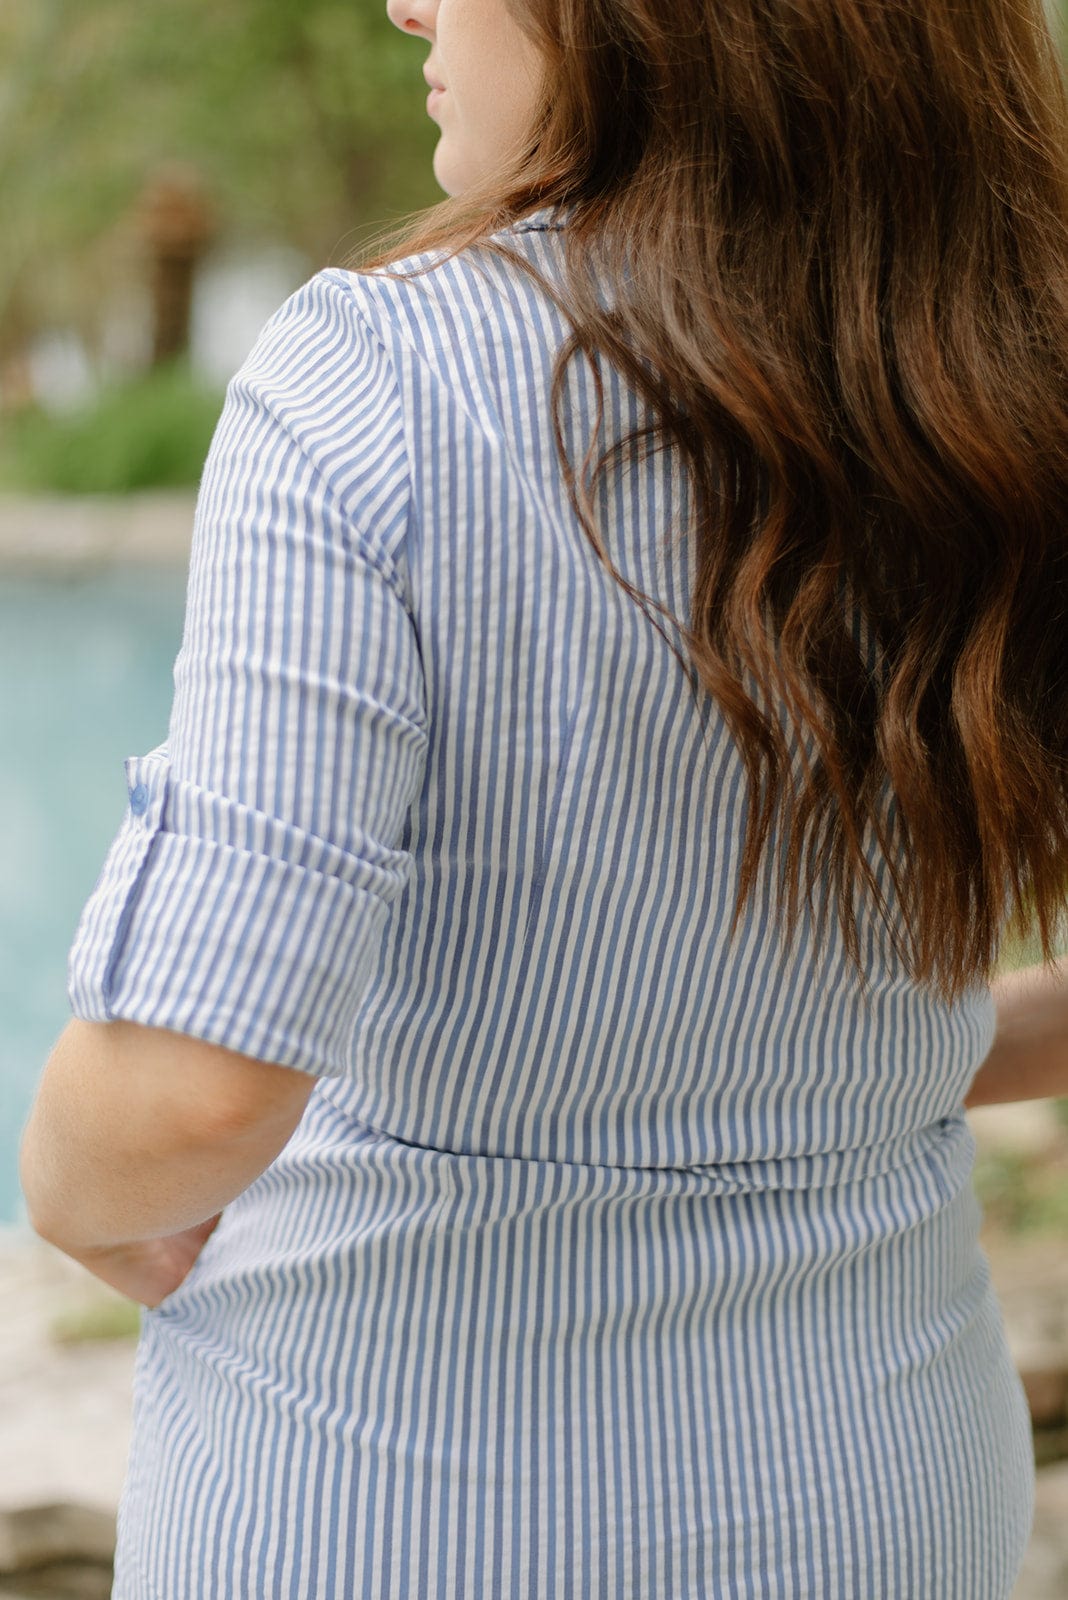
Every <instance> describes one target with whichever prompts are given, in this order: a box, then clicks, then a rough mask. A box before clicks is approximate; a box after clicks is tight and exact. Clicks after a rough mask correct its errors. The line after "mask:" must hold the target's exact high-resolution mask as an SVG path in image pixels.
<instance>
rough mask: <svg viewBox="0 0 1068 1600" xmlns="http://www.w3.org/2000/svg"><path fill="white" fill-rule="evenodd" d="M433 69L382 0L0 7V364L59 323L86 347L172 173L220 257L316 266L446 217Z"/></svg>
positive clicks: (424, 48) (48, 1)
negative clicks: (208, 216) (210, 218)
mask: <svg viewBox="0 0 1068 1600" xmlns="http://www.w3.org/2000/svg"><path fill="white" fill-rule="evenodd" d="M429 53H430V47H429V45H428V43H427V41H426V40H423V39H418V38H414V37H408V36H405V35H403V34H402V33H400V32H399V31H398V29H396V28H395V27H394V26H393V25H392V23H391V22H390V21H389V19H388V17H387V16H386V8H385V0H345V3H343V4H342V3H338V0H211V3H210V4H209V3H208V0H157V3H155V4H153V5H145V4H144V0H93V3H92V5H86V4H85V3H84V0H0V62H2V63H3V72H2V74H0V192H2V193H3V196H4V248H3V251H0V357H2V356H3V354H4V352H5V351H11V350H17V349H18V348H19V347H20V345H21V344H22V343H24V342H25V338H26V336H27V335H28V334H31V333H32V332H34V331H36V330H37V329H38V328H41V327H44V326H56V325H57V324H59V325H66V326H71V327H75V328H77V329H79V331H81V332H82V334H83V335H84V336H85V337H86V338H87V339H88V340H89V343H90V347H92V341H93V336H94V332H95V331H96V329H97V324H98V319H99V316H100V313H101V311H102V309H103V307H104V306H105V305H106V303H107V302H108V300H109V298H111V297H112V296H113V295H114V291H115V284H116V282H117V281H118V279H117V273H118V276H119V277H122V276H123V274H125V277H126V278H127V279H131V278H132V277H133V275H134V273H133V266H134V265H135V264H136V259H137V254H138V249H139V238H138V235H137V228H136V223H135V222H134V221H133V220H132V217H133V213H134V210H135V208H136V203H137V200H138V197H139V195H140V194H141V192H142V190H143V188H144V186H145V184H146V183H147V181H148V180H149V179H150V178H151V177H152V176H153V174H155V173H156V172H157V171H158V170H159V169H160V168H161V167H162V166H166V165H167V164H169V163H172V162H180V163H187V164H189V165H191V166H192V167H194V168H196V169H197V170H198V171H199V172H200V173H201V174H202V175H203V178H204V180H205V183H206V185H207V187H208V190H209V193H210V195H211V198H212V200H213V201H214V204H215V206H216V209H217V211H218V213H219V216H220V218H221V221H222V224H223V233H222V236H221V238H222V242H226V241H228V240H229V241H233V240H241V241H242V242H253V243H255V242H256V241H257V240H263V241H270V242H281V243H286V244H289V245H291V246H294V247H296V248H297V249H299V250H301V251H302V252H303V253H304V254H305V255H306V256H307V257H309V258H310V260H311V261H312V262H313V264H314V265H315V266H320V265H327V264H329V263H330V262H331V261H334V262H336V261H339V260H340V259H341V258H342V257H343V256H344V255H345V254H347V253H348V252H349V251H350V250H352V249H353V248H354V247H356V246H357V245H358V244H360V243H361V240H362V238H363V237H364V236H365V234H366V235H369V234H370V233H372V232H374V231H375V229H376V228H379V227H381V226H382V225H384V224H388V223H391V222H393V221H395V220H397V218H399V217H400V215H402V214H403V213H405V212H407V211H409V210H412V209H417V208H420V207H422V206H424V205H428V204H431V203H433V202H434V201H437V200H440V199H442V198H443V196H442V192H441V190H440V189H439V188H438V185H437V183H436V181H435V179H434V177H433V172H432V169H431V157H432V154H433V149H434V145H435V143H436V140H437V136H438V135H437V128H436V126H435V125H434V123H433V122H431V121H430V119H429V118H428V117H427V115H426V110H425V96H426V85H425V83H424V81H423V78H422V73H421V69H422V66H423V64H424V62H425V61H426V59H427V57H428V55H429Z"/></svg>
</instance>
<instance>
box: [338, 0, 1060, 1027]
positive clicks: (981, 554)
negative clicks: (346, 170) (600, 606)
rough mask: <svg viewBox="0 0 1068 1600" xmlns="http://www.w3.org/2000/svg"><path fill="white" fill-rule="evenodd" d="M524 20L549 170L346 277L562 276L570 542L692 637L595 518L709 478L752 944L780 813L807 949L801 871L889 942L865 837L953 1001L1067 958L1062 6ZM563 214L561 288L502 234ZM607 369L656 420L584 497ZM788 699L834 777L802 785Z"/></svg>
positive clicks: (522, 169) (536, 153)
mask: <svg viewBox="0 0 1068 1600" xmlns="http://www.w3.org/2000/svg"><path fill="white" fill-rule="evenodd" d="M506 3H507V5H508V9H509V12H510V13H511V14H512V15H513V16H514V18H515V20H516V22H517V23H518V24H519V25H520V27H521V28H522V29H523V30H524V31H525V32H526V33H527V34H528V35H529V36H530V37H531V38H532V39H533V40H534V41H535V42H536V43H537V45H538V46H539V47H540V49H541V51H542V54H543V58H544V62H545V79H544V84H543V98H542V102H541V105H540V108H539V111H538V115H537V117H536V119H535V121H534V124H533V126H532V129H531V133H530V138H529V142H528V144H527V145H526V147H525V148H524V149H523V150H522V151H521V152H520V153H519V154H518V155H517V156H516V158H515V160H514V161H513V162H512V163H511V165H510V166H509V167H508V168H507V170H499V171H498V172H497V173H496V174H495V175H494V177H493V178H492V179H487V180H485V181H483V182H480V183H479V184H478V185H477V186H475V187H472V188H470V189H468V190H465V191H464V193H463V194H461V195H458V196H455V197H450V198H448V199H446V200H444V201H442V202H440V203H438V204H437V205H434V206H431V207H429V208H427V209H425V210H423V211H420V212H417V213H414V214H409V215H408V216H407V217H405V218H402V219H401V222H400V223H399V224H396V225H395V226H393V227H392V228H390V229H389V230H388V231H382V230H379V231H378V233H376V234H375V235H374V236H373V237H372V239H371V241H370V247H365V248H364V249H363V250H362V251H361V252H359V253H358V258H357V259H355V260H351V261H350V262H349V263H348V265H349V266H350V268H353V269H354V270H356V271H360V272H372V271H373V272H381V270H382V269H383V268H387V267H389V265H390V263H391V262H395V261H397V260H398V259H399V257H400V256H402V255H407V254H417V253H420V252H423V251H429V252H434V255H433V256H432V257H431V259H430V260H429V262H428V264H427V265H426V266H423V267H421V268H420V269H419V271H427V270H430V267H432V266H433V265H434V263H435V261H438V260H441V259H444V258H448V257H450V256H452V255H453V254H455V253H456V252H457V251H459V250H464V249H471V248H473V247H475V246H479V247H481V248H483V249H487V250H491V251H493V252H494V253H497V254H506V255H507V256H508V257H509V259H512V260H516V261H518V262H519V265H520V266H521V267H522V269H523V270H525V271H527V272H529V273H530V274H531V275H532V276H533V277H535V278H536V279H537V281H538V283H539V284H540V285H541V287H542V288H543V290H544V291H545V292H546V293H547V294H549V295H550V296H551V297H552V299H553V300H554V301H555V302H556V304H557V305H558V306H559V307H560V309H561V310H562V311H564V312H566V314H567V316H568V318H569V319H570V323H571V325H572V331H571V332H570V335H569V337H568V339H567V341H566V343H565V344H564V345H563V346H562V348H561V350H560V352H559V354H558V356H557V359H556V365H555V368H554V382H553V388H552V410H553V426H554V431H555V438H556V445H557V449H558V451H559V453H560V457H561V461H562V464H563V468H564V472H565V478H566V482H567V485H568V491H569V495H570V498H571V503H572V506H573V508H574V511H575V515H576V517H577V519H578V521H579V524H580V526H581V527H582V529H583V532H584V533H585V535H586V537H587V538H588V539H589V540H590V542H591V544H592V545H593V547H594V549H595V550H596V551H597V553H598V555H599V557H600V559H601V560H602V561H603V562H604V563H605V566H606V567H607V568H608V570H609V571H611V572H612V574H613V576H614V577H615V578H616V579H617V580H618V581H619V582H620V583H621V584H622V585H623V587H624V588H625V589H626V590H627V592H628V593H629V594H630V595H631V596H632V597H633V598H634V599H635V601H637V602H638V603H640V604H643V605H644V604H650V605H652V606H654V607H655V609H656V610H657V611H660V612H661V613H662V614H663V615H664V616H669V615H670V613H668V612H667V611H666V610H665V608H664V607H663V606H662V605H660V604H659V602H657V601H656V600H654V599H653V598H652V597H650V596H648V595H645V594H642V593H641V591H639V590H637V589H635V588H633V587H632V586H631V585H630V584H629V583H628V582H627V580H626V579H625V578H624V577H623V575H622V574H621V573H620V572H619V571H618V570H617V569H616V567H615V566H614V564H613V563H612V562H611V560H610V558H609V556H608V554H607V551H606V549H605V544H604V541H603V539H602V536H601V533H600V530H599V529H598V527H597V524H596V519H595V515H594V491H595V487H596V482H597V479H598V477H599V476H600V475H601V474H602V473H603V472H605V471H607V470H608V467H609V464H610V460H611V458H612V457H613V456H615V455H617V454H619V453H620V452H621V451H622V450H624V449H625V448H627V447H629V446H630V445H631V444H633V443H638V442H640V440H641V439H642V438H643V437H648V438H649V439H650V440H652V442H653V444H654V445H657V444H659V446H660V447H661V448H664V447H667V448H678V449H679V450H680V451H681V452H682V460H683V461H684V462H685V463H686V465H687V468H688V470H689V472H690V473H691V474H692V483H693V486H694V490H695V493H694V495H693V498H692V504H693V506H694V509H695V519H696V521H695V528H694V530H693V537H694V538H695V539H696V554H697V569H696V582H695V585H694V588H693V594H692V606H691V614H690V617H689V626H688V627H687V626H685V624H684V623H683V621H682V619H678V618H675V619H673V620H674V622H675V623H676V624H677V626H678V627H679V629H680V632H681V634H682V636H683V639H684V641H685V644H686V647H687V650H688V652H689V660H688V661H684V662H683V664H684V666H685V668H686V670H687V673H688V675H689V677H690V681H691V687H693V688H694V692H695V693H698V694H699V692H700V689H701V688H703V689H704V691H705V692H706V693H707V694H709V695H712V696H713V697H714V698H715V700H716V701H717V702H718V704H719V706H720V707H721V708H722V711H723V713H724V716H725V717H726V719H727V721H728V724H729V726H730V728H731V731H732V733H733V735H734V737H735V738H736V740H737V742H738V744H739V746H740V749H741V751H742V753H743V755H744V759H745V764H746V769H747V774H748V780H749V785H750V793H751V797H752V800H753V804H752V806H751V808H750V812H749V819H748V826H747V831H746V839H745V849H744V856H743V864H742V874H741V883H740V887H739V894H738V899H737V902H736V906H735V918H734V923H733V925H732V932H733V930H734V928H736V927H737V924H738V920H739V917H740V914H741V910H742V907H743V904H744V901H745V899H746V897H747V895H749V894H750V893H751V891H752V888H753V885H754V882H755V873H756V868H757V866H758V863H759V859H760V856H761V853H762V851H763V850H764V848H765V845H766V843H767V837H768V831H769V828H770V826H771V823H772V820H773V813H774V811H775V808H776V805H777V804H778V803H779V801H780V799H782V798H785V800H786V801H787V802H788V803H789V804H790V805H791V806H792V808H793V818H792V828H791V831H790V832H789V835H788V838H789V849H788V853H787V859H786V864H785V873H786V878H787V882H788V885H789V900H788V905H787V908H786V915H787V926H788V928H789V929H790V930H792V929H793V928H794V926H795V923H796V916H797V888H798V883H799V880H800V876H801V870H800V869H801V863H802V859H804V863H805V873H806V879H805V882H806V894H807V897H808V903H809V906H810V908H811V904H812V891H813V885H814V883H815V882H816V881H817V879H818V877H819V875H820V874H821V873H822V874H826V875H829V881H830V882H831V883H833V885H834V888H835V901H836V904H837V908H838V915H839V920H840V923H841V926H842V931H843V935H844V938H845V942H846V948H847V950H848V952H849V954H850V956H851V957H852V959H853V961H854V962H855V963H856V964H857V966H858V967H859V966H860V954H859V941H858V937H857V931H856V926H855V922H854V917H853V904H854V894H855V891H856V888H857V885H858V881H860V880H863V881H864V882H866V883H867V885H868V887H869V889H870V890H871V892H872V893H873V895H874V896H875V900H876V904H877V905H878V906H879V907H880V909H881V910H882V911H883V912H884V913H887V914H888V908H887V904H886V901H885V898H884V896H883V891H882V889H881V887H880V886H879V884H878V883H877V881H876V878H875V876H874V874H873V873H872V870H871V867H870V865H869V863H868V860H867V859H866V855H865V851H864V848H863V835H864V831H865V829H866V828H867V827H868V826H869V825H871V826H872V827H873V828H874V830H875V836H876V838H877V839H878V841H879V844H880V846H881V848H882V850H883V851H884V853H885V856H886V859H887V861H888V863H889V869H890V872H891V876H892V880H893V884H894V888H895V890H896V893H897V895H898V898H899V901H900V903H901V905H902V907H903V908H904V911H905V914H906V921H907V924H908V928H909V930H910V939H911V944H910V948H909V949H907V950H906V949H903V948H902V946H901V944H900V941H899V939H898V937H897V935H896V934H895V935H894V936H893V942H894V947H895V949H896V950H897V953H898V955H899V957H900V958H901V960H902V961H903V962H904V963H905V964H906V968H907V970H908V971H909V973H910V974H911V975H912V976H913V978H914V979H915V980H916V981H917V982H922V983H932V984H934V985H936V986H937V988H938V990H939V992H940V993H941V995H942V996H943V998H944V999H945V1000H946V1001H947V1002H952V1001H953V1000H955V999H956V998H957V997H958V996H959V995H960V994H961V992H962V991H963V990H964V989H965V988H967V987H969V986H970V985H972V984H973V983H975V982H977V981H983V982H986V981H989V980H990V978H991V976H992V975H993V972H994V969H995V967H996V964H997V961H998V955H999V948H1000V940H1001V938H1002V936H1003V935H1004V934H1005V933H1006V932H1008V933H1010V935H1011V936H1014V937H1016V938H1023V937H1024V936H1025V935H1026V934H1027V933H1028V932H1029V931H1030V930H1031V929H1032V928H1033V926H1034V925H1035V923H1036V922H1037V926H1038V930H1039V934H1040V937H1041V944H1042V954H1043V959H1044V960H1045V961H1046V962H1051V961H1052V960H1053V959H1054V957H1055V948H1054V941H1055V939H1056V938H1057V936H1058V932H1057V921H1058V919H1059V917H1060V916H1061V914H1062V913H1063V912H1064V910H1065V907H1066V904H1068V410H1066V401H1068V270H1066V269H1068V94H1066V80H1065V68H1064V61H1063V58H1062V55H1061V52H1060V49H1059V47H1058V44H1057V42H1056V41H1055V39H1054V37H1053V35H1052V33H1051V30H1050V25H1049V21H1048V19H1047V16H1046V14H1045V12H1044V10H1043V5H1042V0H969V3H968V4H967V5H961V4H960V0H790V3H789V4H787V3H786V0H687V4H686V5H669V4H665V3H664V0H506ZM545 206H550V207H554V208H555V207H560V208H562V214H563V215H566V227H565V229H564V235H563V236H564V238H565V240H566V246H565V253H566V266H565V272H564V280H563V282H564V287H563V291H562V292H561V291H560V290H558V289H557V288H556V287H554V285H552V284H550V283H548V282H546V281H545V279H544V277H543V276H542V274H541V273H540V272H539V271H538V270H537V269H536V268H535V267H534V266H533V264H532V263H531V262H530V261H529V260H528V259H525V258H524V259H522V260H521V259H520V258H519V257H518V256H516V255H515V254H514V253H513V252H512V251H511V249H510V248H509V247H508V246H507V244H506V243H503V242H499V241H491V240H490V239H489V236H490V235H491V234H493V233H495V232H497V231H498V230H500V229H502V228H504V227H507V226H508V225H510V224H511V223H513V222H516V221H518V220H520V219H521V218H522V217H524V216H525V215H527V214H528V213H530V212H531V211H532V210H536V209H539V208H542V207H545ZM387 275H389V274H387ZM412 275H413V273H411V272H405V273H402V274H401V276H404V277H409V276H412ZM606 285H609V286H610V288H611V293H610V295H609V297H608V299H609V304H608V305H607V306H606V304H605V296H604V290H605V286H606ZM576 353H581V356H582V357H584V358H585V359H586V360H587V361H589V363H590V365H591V367H592V368H593V372H594V377H595V379H596V382H597V385H598V390H599V392H603V391H601V383H602V378H601V374H600V370H599V362H600V361H601V359H602V358H604V359H607V360H608V361H609V362H611V363H612V364H613V365H614V366H615V367H616V369H617V370H618V371H619V372H620V373H622V374H623V375H625V376H626V377H628V378H629V379H630V380H631V382H632V383H633V384H634V385H635V387H636V389H637V390H638V392H639V394H641V395H642V396H643V397H644V399H645V400H646V401H647V402H648V406H649V409H650V413H651V416H652V422H651V423H650V425H649V426H648V427H646V428H642V429H640V430H638V432H636V433H634V434H631V435H628V436H627V438H626V439H625V440H623V441H618V442H617V443H616V444H615V445H614V446H613V447H612V448H611V449H609V450H605V451H603V452H602V453H601V454H600V456H599V457H598V459H597V463H596V466H595V468H594V472H593V476H592V478H591V479H590V482H589V484H588V485H587V482H586V477H587V473H588V471H589V467H590V464H591V459H592V455H593V448H594V443H595V440H596V432H597V430H596V429H595V432H594V435H593V437H592V438H591V441H590V447H589V449H588V450H587V452H586V457H585V460H584V462H583V464H582V471H581V476H580V475H578V474H576V472H575V470H574V468H573V466H572V465H571V463H570V462H569V461H568V458H567V453H566V450H565V447H564V442H563V432H562V427H561V419H560V404H561V399H562V397H563V395H564V393H565V381H564V379H565V369H566V367H567V365H568V363H569V362H570V361H571V359H572V358H573V357H574V356H575V355H576ZM598 426H599V424H598ZM844 594H847V595H849V596H850V597H851V601H852V602H857V601H859V603H860V606H861V612H862V615H863V618H864V619H865V622H866V625H867V627H868V628H869V629H870V633H869V638H870V639H872V640H874V642H875V645H876V647H877V658H878V659H877V661H876V664H875V665H872V661H871V658H870V657H867V656H866V655H865V652H864V651H863V650H861V649H860V648H859V646H858V644H857V642H856V641H855V639H854V630H853V628H852V627H851V626H850V622H849V615H848V612H847V611H846V610H844V609H843V606H842V597H843V595H844ZM656 626H657V627H658V628H659V626H660V625H659V623H657V624H656ZM660 631H661V632H663V629H662V628H660ZM665 637H667V636H666V635H665ZM669 642H670V641H669ZM672 648H673V649H674V650H675V654H676V655H677V656H678V655H679V652H678V650H677V649H676V648H675V646H674V645H673V646H672ZM679 659H680V661H682V660H683V658H682V657H681V656H679ZM747 682H749V683H750V684H751V685H752V686H753V687H754V688H755V689H756V691H757V692H756V694H755V695H753V694H750V693H749V692H748V690H747V688H746V683H747ZM761 702H763V705H764V708H763V709H762V704H761ZM783 705H785V706H786V708H787V711H788V717H789V722H790V724H791V725H792V726H793V727H794V729H795V730H797V731H799V732H800V730H801V729H802V728H805V729H807V730H808V731H809V733H810V735H814V737H815V740H816V748H817V750H818V753H819V757H818V760H817V761H816V762H815V764H814V765H813V764H812V763H810V762H808V761H807V760H806V761H805V775H804V781H803V782H801V783H800V784H798V783H796V782H793V783H792V782H791V781H790V772H789V766H790V763H789V750H788V746H787V744H786V742H785V738H784V734H783V729H782V727H781V725H780V719H779V716H778V714H777V713H776V710H775V707H776V706H779V707H780V708H781V707H782V706H783ZM887 782H889V785H890V788H891V790H892V793H893V796H894V798H895V801H896V811H897V816H896V824H897V825H899V826H900V829H901V834H900V850H899V852H897V851H895V848H894V846H893V843H892V840H891V838H890V834H889V831H888V829H889V824H888V823H887V821H886V819H885V818H884V817H883V815H882V814H881V808H880V806H879V804H878V803H877V802H878V796H879V791H880V788H881V786H883V785H885V784H886V783H887ZM891 810H893V807H891ZM806 840H808V841H809V842H808V845H807V846H806ZM814 843H818V844H819V846H820V848H819V850H818V851H816V850H815V849H814V848H813V847H812V846H813V844H814ZM858 874H859V875H860V877H859V879H858ZM825 881H827V880H825ZM888 922H889V917H888Z"/></svg>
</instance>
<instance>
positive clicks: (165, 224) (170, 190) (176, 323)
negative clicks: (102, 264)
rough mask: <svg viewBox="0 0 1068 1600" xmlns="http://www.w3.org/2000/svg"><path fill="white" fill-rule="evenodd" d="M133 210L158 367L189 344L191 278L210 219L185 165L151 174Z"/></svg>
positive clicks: (212, 226)
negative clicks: (146, 266)
mask: <svg viewBox="0 0 1068 1600" xmlns="http://www.w3.org/2000/svg"><path fill="white" fill-rule="evenodd" d="M138 209H139V220H140V223H141V228H142V232H143V237H144V239H145V243H146V245H147V247H148V252H149V257H150V262H151V288H152V365H153V366H160V365H162V364H163V363H164V362H166V361H171V360H173V359H174V358H175V357H176V356H182V355H185V353H186V352H187V351H188V349H189V323H190V316H191V312H192V306H193V277H194V274H195V272H196V267H197V263H198V261H199V260H200V258H201V256H202V255H203V254H204V252H205V251H206V250H207V248H208V246H209V245H210V244H211V241H212V239H213V238H214V237H215V233H216V220H215V214H214V210H213V208H212V206H211V204H210V203H209V201H208V198H207V195H206V193H205V190H204V187H203V184H202V183H201V180H200V178H199V176H198V174H197V173H196V172H195V171H194V170H193V169H192V168H187V167H168V168H166V169H164V170H163V171H161V172H159V173H157V174H156V176H155V177H154V178H152V179H151V181H150V182H149V184H148V185H147V187H146V188H145V189H144V191H143V192H142V195H141V199H140V202H139V208H138Z"/></svg>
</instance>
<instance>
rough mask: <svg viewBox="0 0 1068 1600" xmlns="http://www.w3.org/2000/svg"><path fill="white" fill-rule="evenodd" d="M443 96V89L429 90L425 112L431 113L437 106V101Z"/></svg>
mask: <svg viewBox="0 0 1068 1600" xmlns="http://www.w3.org/2000/svg"><path fill="white" fill-rule="evenodd" d="M444 94H445V90H444V89H431V91H430V93H429V94H428V95H427V97H426V108H427V110H428V111H433V110H434V108H435V106H436V105H437V103H438V101H439V100H441V99H442V98H443V96H444Z"/></svg>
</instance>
